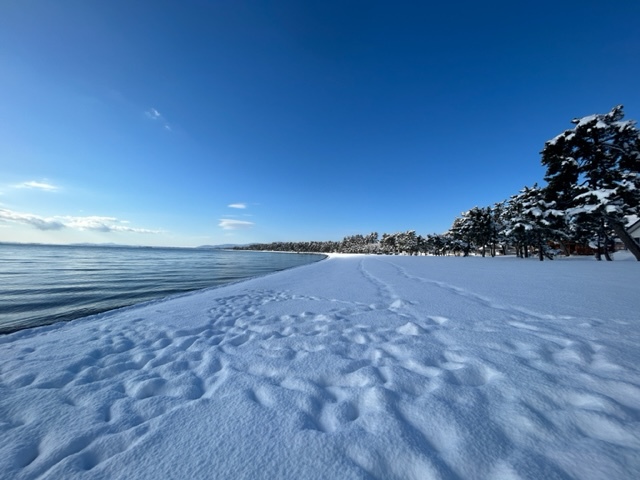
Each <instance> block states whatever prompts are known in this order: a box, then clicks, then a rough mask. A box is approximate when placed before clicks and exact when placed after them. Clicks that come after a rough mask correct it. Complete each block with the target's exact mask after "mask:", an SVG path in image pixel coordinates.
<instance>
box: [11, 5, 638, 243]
mask: <svg viewBox="0 0 640 480" xmlns="http://www.w3.org/2000/svg"><path fill="white" fill-rule="evenodd" d="M639 21H640V2H638V1H636V0H620V1H615V2H602V1H589V0H586V1H573V0H569V1H557V0H556V1H547V0H542V1H537V2H513V1H509V2H507V1H497V2H491V1H488V2H477V1H458V2H402V1H399V2H376V1H335V2H333V1H328V2H315V1H313V2H311V1H309V2H301V1H274V2H270V1H214V0H209V1H207V0H184V1H180V2H178V1H168V0H153V1H151V0H149V1H137V2H131V1H128V0H110V1H97V0H95V1H79V0H77V1H70V0H58V1H56V2H50V1H47V0H6V1H3V2H1V3H0V72H2V73H1V74H0V241H20V242H44V243H69V242H115V243H125V244H140V245H171V246H196V245H202V244H219V243H248V242H264V241H277V240H339V239H341V238H342V237H343V236H345V235H352V234H355V233H363V234H366V233H368V232H371V231H378V232H380V233H382V232H394V231H400V230H407V229H413V230H416V231H417V232H418V233H420V234H427V233H431V232H442V231H444V230H446V229H447V228H448V227H449V226H450V225H451V222H452V221H453V219H454V217H455V216H456V215H458V214H459V213H460V212H461V211H463V210H467V209H469V208H471V207H473V206H475V205H479V206H485V205H490V204H492V203H494V202H497V201H500V200H502V199H504V198H507V197H508V196H509V195H511V194H514V193H516V192H517V191H518V190H519V189H520V188H522V187H523V186H524V185H531V184H533V183H534V182H540V181H541V179H542V176H543V174H544V171H543V169H542V167H541V165H540V156H539V152H540V150H541V149H542V147H543V145H544V142H545V141H546V140H548V139H550V138H552V137H554V136H556V135H557V134H559V133H560V132H562V131H563V130H564V129H566V128H570V126H571V124H570V123H569V121H570V120H571V119H572V118H573V117H579V116H583V115H588V114H592V113H603V112H607V111H609V110H610V109H611V107H613V106H614V105H617V104H623V105H624V106H625V112H626V116H627V118H632V119H640V90H639V89H638V82H639V79H640V62H638V58H640V29H639V28H638V22H639Z"/></svg>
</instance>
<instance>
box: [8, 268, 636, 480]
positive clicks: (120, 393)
mask: <svg viewBox="0 0 640 480" xmlns="http://www.w3.org/2000/svg"><path fill="white" fill-rule="evenodd" d="M639 267H640V265H638V264H637V262H632V261H630V262H625V261H622V262H621V261H616V262H595V261H593V260H592V259H580V260H575V259H571V260H557V261H554V262H549V261H546V262H538V261H536V260H528V261H527V260H518V259H515V258H495V259H490V258H486V259H482V258H434V257H386V256H340V257H332V258H330V259H327V260H325V261H322V262H319V263H316V264H312V265H307V266H304V267H300V268H296V269H294V270H288V271H284V272H280V273H276V274H273V275H269V276H266V277H262V278H258V279H253V280H249V281H246V282H242V283H238V284H234V285H230V286H226V287H222V288H218V289H212V290H208V291H204V292H198V293H193V294H189V295H185V296H182V297H179V298H174V299H170V300H165V301H158V302H153V303H149V304H146V305H142V306H138V307H132V308H128V309H124V310H121V311H118V312H113V313H108V314H103V315H100V316H96V317H93V318H89V319H86V320H81V321H76V322H72V323H69V324H60V325H55V326H49V327H43V328H39V329H34V330H30V331H22V332H18V333H16V334H12V335H7V336H4V337H0V477H2V478H12V479H27V478H64V479H72V478H127V479H137V478H149V479H160V478H161V479H167V478H180V479H182V478H221V479H231V478H233V479H237V478H245V479H256V478H268V479H275V478H288V479H327V478H340V479H342V478H363V479H364V478H384V479H392V478H398V479H421V480H422V479H437V478H442V479H461V478H465V479H466V478H470V479H518V478H522V479H553V478H559V479H568V478H576V479H607V480H611V479H636V478H640V328H639V327H640V283H639V280H640V268H639Z"/></svg>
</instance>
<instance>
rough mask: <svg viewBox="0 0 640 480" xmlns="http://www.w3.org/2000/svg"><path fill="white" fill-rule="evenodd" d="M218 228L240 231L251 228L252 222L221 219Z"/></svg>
mask: <svg viewBox="0 0 640 480" xmlns="http://www.w3.org/2000/svg"><path fill="white" fill-rule="evenodd" d="M219 221H220V223H219V224H218V226H219V227H220V228H222V229H223V230H241V229H243V228H251V227H253V225H254V223H253V222H247V221H245V220H234V219H231V218H221V219H220V220H219Z"/></svg>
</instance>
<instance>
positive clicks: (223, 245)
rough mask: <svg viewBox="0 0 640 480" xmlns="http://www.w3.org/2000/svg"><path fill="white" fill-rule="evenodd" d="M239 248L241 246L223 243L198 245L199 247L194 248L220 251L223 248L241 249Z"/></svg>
mask: <svg viewBox="0 0 640 480" xmlns="http://www.w3.org/2000/svg"><path fill="white" fill-rule="evenodd" d="M241 246H242V245H240V244H237V243H223V244H221V245H200V246H199V247H196V248H203V249H213V250H220V249H223V248H233V247H241Z"/></svg>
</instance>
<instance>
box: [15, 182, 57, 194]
mask: <svg viewBox="0 0 640 480" xmlns="http://www.w3.org/2000/svg"><path fill="white" fill-rule="evenodd" d="M14 187H15V188H29V189H33V190H43V191H45V192H55V191H57V190H60V187H58V186H56V185H53V184H51V183H48V182H37V181H33V180H32V181H29V182H22V183H19V184H17V185H14Z"/></svg>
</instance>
